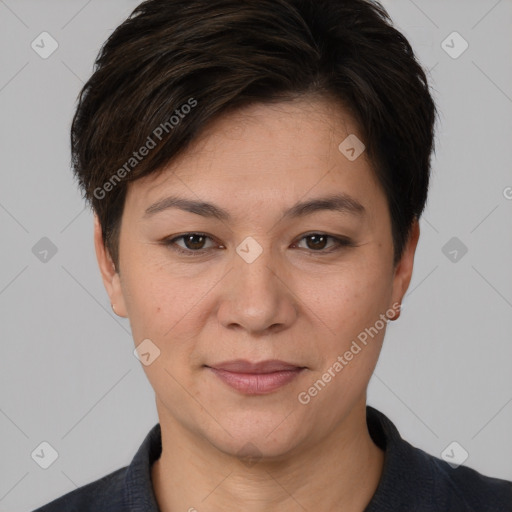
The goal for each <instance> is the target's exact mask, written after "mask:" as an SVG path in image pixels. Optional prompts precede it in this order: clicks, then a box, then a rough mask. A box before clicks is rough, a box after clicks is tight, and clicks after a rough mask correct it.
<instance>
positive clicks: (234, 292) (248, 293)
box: [220, 237, 295, 331]
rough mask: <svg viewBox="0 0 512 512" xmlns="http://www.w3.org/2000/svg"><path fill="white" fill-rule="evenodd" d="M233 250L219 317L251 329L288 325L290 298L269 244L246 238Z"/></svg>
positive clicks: (229, 322) (225, 321) (227, 322)
mask: <svg viewBox="0 0 512 512" xmlns="http://www.w3.org/2000/svg"><path fill="white" fill-rule="evenodd" d="M236 252H237V254H236V256H235V259H234V262H233V266H234V268H233V271H232V272H230V273H229V274H230V276H229V280H230V283H229V294H228V295H227V297H226V300H225V302H224V304H223V305H222V307H221V309H220V315H221V318H220V320H221V321H222V322H223V324H224V325H225V326H228V325H229V324H238V325H240V326H241V327H244V328H245V329H247V330H251V331H262V330H265V329H267V328H269V327H271V326H273V325H275V324H280V325H282V326H284V325H286V324H289V323H290V322H291V321H292V320H293V317H294V316H295V307H294V304H293V297H292V295H291V294H290V292H289V290H288V288H287V287H286V286H285V285H284V283H283V279H282V277H280V276H279V262H278V261H277V260H276V258H275V256H274V254H273V252H272V250H271V248H270V246H269V245H268V244H263V243H259V242H258V241H257V240H255V239H254V238H253V237H247V238H246V239H245V240H244V241H243V242H242V243H240V244H239V246H238V247H237V248H236Z"/></svg>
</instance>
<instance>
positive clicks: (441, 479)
mask: <svg viewBox="0 0 512 512" xmlns="http://www.w3.org/2000/svg"><path fill="white" fill-rule="evenodd" d="M367 423H368V427H369V431H370V434H371V436H372V438H373V440H374V442H375V443H376V444H377V445H378V446H379V447H380V448H381V449H382V450H383V451H384V453H385V458H384V468H383V473H382V476H381V479H380V482H379V485H378V487H377V490H376V492H375V494H374V496H373V498H372V500H371V501H370V503H369V504H368V507H367V508H366V509H365V512H388V511H389V512H409V511H411V510H414V511H415V512H438V511H440V510H449V511H454V512H481V511H484V510H485V512H512V482H509V481H507V480H502V479H499V478H492V477H489V476H485V475H482V474H481V473H478V472H477V471H476V470H474V469H472V468H469V467H467V466H458V467H452V466H451V465H450V464H448V462H445V461H444V460H442V459H440V458H438V457H435V456H434V455H431V454H429V453H427V452H425V451H424V450H422V449H420V448H418V447H416V446H413V445H411V444H410V443H408V442H407V441H405V440H404V439H402V437H401V436H400V434H399V432H398V430H397V428H396V427H395V425H394V424H393V423H392V422H391V420H389V418H387V417H386V416H385V415H384V414H383V413H381V412H380V411H378V410H376V409H374V408H372V407H367Z"/></svg>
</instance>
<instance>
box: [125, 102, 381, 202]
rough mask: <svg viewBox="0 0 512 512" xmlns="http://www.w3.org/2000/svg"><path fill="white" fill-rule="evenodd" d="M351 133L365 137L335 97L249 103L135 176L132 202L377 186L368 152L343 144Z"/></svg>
mask: <svg viewBox="0 0 512 512" xmlns="http://www.w3.org/2000/svg"><path fill="white" fill-rule="evenodd" d="M349 136H350V137H354V136H355V137H357V139H359V140H361V139H362V136H361V133H360V131H359V129H358V127H357V125H356V123H355V122H354V120H353V119H352V118H351V116H350V115H348V113H346V112H345V111H344V110H343V108H342V107H341V106H340V105H339V104H338V103H335V102H333V101H329V100H326V99H322V98H319V99H309V100H304V99H302V100H294V101H290V102H282V103H278V104H255V105H251V106H249V107H245V108H243V109H240V110H237V111H234V112H232V113H229V114H226V115H224V116H222V117H220V118H218V119H216V120H214V121H213V122H212V123H210V124H209V125H208V126H206V127H204V128H203V130H202V132H201V133H200V135H199V137H197V138H196V140H195V141H194V142H193V143H192V144H191V145H190V146H189V147H188V148H187V150H186V151H185V152H184V153H182V154H181V155H180V156H179V157H178V158H176V159H175V160H174V161H172V162H171V163H170V164H169V165H168V166H167V167H166V168H165V169H163V170H162V171H161V172H159V173H155V174H152V175H149V176H147V177H145V178H142V179H139V180H137V181H136V182H133V183H131V184H130V186H129V188H128V195H127V203H130V205H131V206H132V207H135V208H137V209H138V210H142V209H144V210H146V209H147V207H148V205H149V204H150V203H151V204H153V203H155V202H156V201H158V200H162V199H164V198H165V197H166V195H169V193H170V192H172V193H173V195H175V194H176V193H177V194H180V195H182V196H184V197H188V198H191V199H199V198H206V197H207V198H208V199H210V200H214V201H215V200H216V202H218V203H222V204H224V205H226V206H228V205H229V204H233V205H235V204H236V203H238V204H239V206H242V207H243V203H244V201H251V203H252V204H253V205H255V204H256V203H258V204H259V205H260V206H261V207H264V205H265V204H267V205H269V204H276V203H283V202H286V203H289V202H293V203H295V202H296V201H297V200H298V199H299V198H301V197H302V198H306V197H307V196H308V195H325V194H326V193H334V192H341V193H347V194H350V195H356V196H360V197H364V196H368V195H369V194H370V195H371V194H378V193H379V190H378V188H379V187H378V184H377V182H376V179H375V176H374V173H373V170H372V166H371V163H370V161H369V160H368V159H367V156H366V154H365V152H364V151H363V153H362V154H361V155H360V156H359V157H358V158H357V159H356V160H353V161H351V160H349V159H348V158H347V156H346V154H344V153H343V152H342V151H340V148H339V147H340V144H341V143H342V142H343V141H345V140H346V139H347V137H349ZM349 140H351V139H349ZM361 202H364V201H361ZM367 202H370V203H371V201H369V200H368V199H367ZM245 206H247V207H249V206H250V205H249V203H248V202H245ZM370 206H371V205H370Z"/></svg>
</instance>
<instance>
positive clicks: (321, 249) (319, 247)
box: [162, 233, 354, 256]
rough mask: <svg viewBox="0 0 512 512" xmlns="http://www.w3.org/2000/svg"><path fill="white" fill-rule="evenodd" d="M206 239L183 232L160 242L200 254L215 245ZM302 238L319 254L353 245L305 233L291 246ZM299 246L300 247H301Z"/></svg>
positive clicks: (337, 238) (199, 234)
mask: <svg viewBox="0 0 512 512" xmlns="http://www.w3.org/2000/svg"><path fill="white" fill-rule="evenodd" d="M208 240H210V241H212V240H213V239H212V237H210V236H208V235H207V234H205V233H185V234H183V235H179V236H176V237H173V238H168V239H165V240H163V241H162V243H163V244H164V245H165V246H167V247H169V248H170V249H172V250H173V251H176V252H178V253H180V254H184V255H186V256H200V255H202V254H204V253H206V252H208V251H209V250H210V249H212V248H213V247H215V245H213V246H210V247H208V246H205V243H206V242H207V241H208ZM303 240H306V247H305V249H309V250H310V251H311V252H315V253H320V254H329V253H332V252H334V251H336V250H339V249H341V248H343V247H354V244H353V242H352V241H351V240H350V239H348V238H345V237H336V236H332V235H327V234H326V233H310V234H307V235H305V236H303V237H302V238H301V239H300V241H299V243H294V244H292V247H299V244H300V243H301V242H302V241H303ZM328 240H332V241H333V242H334V243H333V244H332V245H331V246H330V247H329V246H327V241H328ZM178 241H182V242H183V245H179V244H178ZM326 246H327V248H326ZM218 247H219V248H220V249H225V247H224V246H222V245H219V246H218ZM299 248H301V249H302V248H303V247H299Z"/></svg>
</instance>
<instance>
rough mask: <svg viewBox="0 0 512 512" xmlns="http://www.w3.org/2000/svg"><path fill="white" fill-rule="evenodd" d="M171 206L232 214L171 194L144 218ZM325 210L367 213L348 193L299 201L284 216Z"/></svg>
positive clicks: (218, 214) (227, 217) (217, 215)
mask: <svg viewBox="0 0 512 512" xmlns="http://www.w3.org/2000/svg"><path fill="white" fill-rule="evenodd" d="M171 208H177V209H179V210H183V211H186V212H190V213H195V214H196V215H201V216H202V217H207V218H208V217H209V218H215V219H219V220H222V221H228V220H230V219H231V215H230V213H229V212H228V211H227V210H224V209H222V208H220V207H218V206H216V205H214V204H211V203H207V202H204V201H195V200H191V199H185V198H183V197H178V196H169V197H166V198H165V199H162V200H160V201H157V202H156V203H154V204H152V205H151V206H150V207H149V208H147V209H146V211H145V213H144V218H148V217H151V216H153V215H155V214H157V213H160V212H163V211H165V210H169V209H171ZM325 210H327V211H338V212H341V213H346V214H351V215H356V216H359V217H362V216H364V215H365V214H366V209H365V207H364V206H363V205H362V204H361V203H360V202H359V201H357V200H356V199H354V198H353V197H351V196H349V195H347V194H335V195H329V196H324V197H318V198H315V199H309V200H307V201H302V202H299V203H297V204H295V205H293V206H292V207H291V208H289V209H288V210H286V211H285V212H283V218H287V219H289V218H298V217H304V216H306V215H310V214H312V213H314V212H318V211H325Z"/></svg>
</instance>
